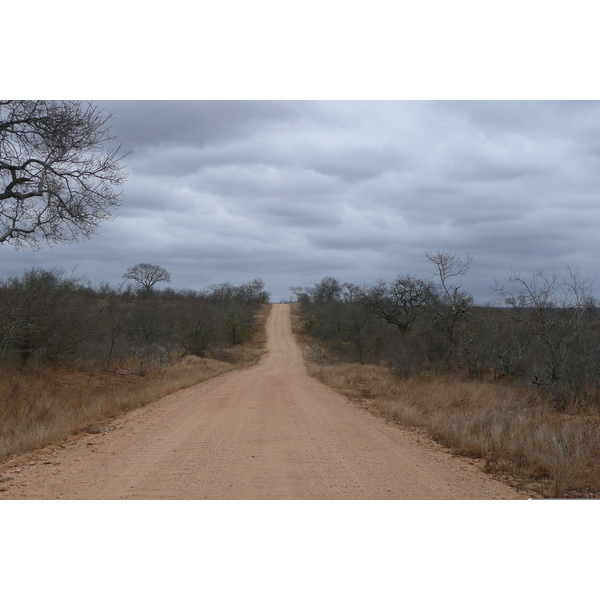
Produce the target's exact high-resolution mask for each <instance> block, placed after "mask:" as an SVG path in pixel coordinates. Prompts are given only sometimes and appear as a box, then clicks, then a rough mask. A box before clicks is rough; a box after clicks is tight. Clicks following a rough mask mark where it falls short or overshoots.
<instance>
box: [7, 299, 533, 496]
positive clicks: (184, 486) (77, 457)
mask: <svg viewBox="0 0 600 600" xmlns="http://www.w3.org/2000/svg"><path fill="white" fill-rule="evenodd" d="M267 334H268V352H267V354H266V355H265V356H264V357H263V359H262V361H261V362H260V364H259V365H257V366H255V367H252V368H250V369H245V370H240V371H235V372H232V373H229V374H227V375H224V376H221V377H218V378H216V379H213V380H211V381H208V382H206V383H203V384H200V385H198V386H194V387H192V388H188V389H186V390H183V391H180V392H177V393H175V394H172V395H170V396H167V397H165V398H163V399H162V400H160V401H158V402H155V403H153V404H150V405H148V406H145V407H143V408H141V409H138V410H135V411H132V412H131V413H128V414H127V415H125V416H123V417H122V418H119V419H117V420H115V421H113V422H112V424H110V425H108V426H107V427H106V428H105V429H104V430H103V431H102V432H101V433H99V434H87V435H84V436H80V437H79V438H77V439H72V440H71V441H69V442H66V443H64V444H63V445H62V447H57V446H56V445H55V446H53V447H49V448H45V449H43V450H39V451H36V452H33V453H29V454H27V455H25V456H22V457H18V458H16V459H13V460H11V461H9V462H8V463H6V464H5V465H3V466H2V468H0V489H1V490H2V491H1V492H0V498H3V499H26V498H28V499H53V498H63V499H299V500H300V499H372V500H375V499H445V498H449V499H450V498H457V499H458V498H460V499H486V498H490V499H492V498H496V499H513V498H514V499H516V498H522V497H524V496H522V495H519V494H518V493H517V492H516V491H514V490H513V489H512V488H510V487H508V486H507V485H505V484H503V483H501V482H499V481H496V480H494V479H491V478H490V477H489V476H487V475H485V474H484V473H482V472H481V471H480V470H479V469H478V467H477V466H476V465H474V464H472V463H471V462H469V461H467V460H464V459H462V458H459V457H456V456H453V455H451V454H450V453H448V452H445V451H443V450H441V449H439V448H438V447H437V446H436V445H435V444H434V443H433V442H430V441H428V440H427V438H425V437H424V436H421V435H420V434H417V433H414V432H409V431H404V430H402V429H401V428H399V427H396V426H393V425H390V424H388V423H386V422H385V421H383V420H382V419H379V418H377V417H375V416H373V415H371V414H369V413H367V412H366V411H364V410H362V409H360V408H358V407H357V406H355V405H353V404H352V403H351V402H350V401H348V400H346V399H345V398H343V397H342V396H340V395H338V394H336V393H335V392H333V391H331V390H330V389H329V388H327V387H325V386H324V385H322V384H321V383H319V382H317V381H316V380H314V379H312V378H311V377H309V376H308V375H307V374H306V371H305V367H304V364H303V362H302V356H301V352H300V349H299V347H298V345H297V344H296V341H295V339H294V337H293V334H292V332H291V327H290V319H289V306H288V305H284V304H276V305H274V306H273V310H272V312H271V314H270V316H269V319H268V322H267Z"/></svg>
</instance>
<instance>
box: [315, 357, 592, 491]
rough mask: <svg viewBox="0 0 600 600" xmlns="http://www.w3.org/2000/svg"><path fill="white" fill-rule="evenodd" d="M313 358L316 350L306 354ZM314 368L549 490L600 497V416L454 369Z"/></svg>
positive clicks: (376, 408) (495, 467) (491, 465)
mask: <svg viewBox="0 0 600 600" xmlns="http://www.w3.org/2000/svg"><path fill="white" fill-rule="evenodd" d="M305 356H306V358H307V359H310V353H309V352H308V351H307V352H306V353H305ZM308 368H309V372H310V373H311V374H312V375H313V376H315V377H317V378H318V379H320V380H321V381H323V383H325V384H326V385H328V386H330V387H332V388H334V389H337V390H339V391H340V392H341V393H343V394H344V395H346V396H347V397H349V398H350V399H352V400H355V401H358V402H360V403H361V404H362V405H363V406H365V407H366V408H368V409H369V410H371V411H373V412H375V413H377V414H380V415H383V416H384V417H386V418H389V419H392V420H394V421H397V422H398V423H400V424H402V425H405V426H408V427H416V428H420V429H422V430H424V431H426V432H427V433H429V435H431V437H432V438H433V439H435V440H436V441H438V442H439V443H441V444H443V445H445V446H447V447H449V448H453V449H454V450H456V451H457V452H459V453H461V454H463V455H466V456H470V457H472V458H476V459H482V460H483V466H484V468H485V469H486V470H487V471H488V472H503V473H506V474H509V475H510V476H512V477H513V478H514V479H516V480H518V481H519V482H520V485H521V486H522V487H524V488H526V489H528V490H529V491H533V492H537V493H540V494H541V495H544V496H551V497H563V496H565V495H570V496H588V497H598V496H600V473H598V468H597V465H598V457H599V456H600V435H599V433H598V431H599V430H600V428H599V427H598V426H599V425H600V418H599V417H598V415H597V414H593V413H590V412H587V413H585V414H584V413H577V412H575V411H572V412H571V413H564V414H563V413H557V412H556V411H555V410H554V409H553V407H552V406H551V405H550V404H549V402H548V401H547V400H546V399H544V398H543V397H542V396H541V395H539V394H538V393H537V391H536V390H529V389H526V388H522V387H521V388H520V387H516V386H510V385H507V384H502V383H497V382H483V381H476V380H466V379H460V378H457V377H450V376H435V375H431V376H423V377H406V378H401V377H398V376H396V375H394V374H392V373H391V372H390V371H389V370H388V369H386V368H383V367H379V366H374V365H360V364H348V363H337V364H336V363H333V364H321V362H320V361H314V360H313V361H312V362H310V360H309V362H308Z"/></svg>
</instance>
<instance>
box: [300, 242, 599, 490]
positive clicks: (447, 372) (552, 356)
mask: <svg viewBox="0 0 600 600" xmlns="http://www.w3.org/2000/svg"><path fill="white" fill-rule="evenodd" d="M426 256H427V258H428V259H429V260H430V262H431V264H432V266H433V269H432V270H433V274H432V277H431V278H425V279H422V278H418V277H415V276H409V275H399V276H398V277H397V278H396V280H395V281H394V282H392V283H386V282H383V281H380V282H378V284H377V285H374V286H368V285H355V284H350V283H344V284H342V283H341V282H339V281H338V280H336V279H335V278H332V277H327V278H325V279H323V280H322V281H321V282H319V283H317V284H316V285H315V286H314V287H312V288H304V289H301V288H292V291H293V292H294V294H295V295H296V300H297V301H298V303H297V305H296V310H295V319H296V324H295V330H296V332H297V334H298V336H299V337H300V340H301V342H302V345H303V347H304V351H305V356H306V358H307V361H308V363H309V369H310V371H311V372H312V374H313V375H315V376H317V377H318V378H320V379H321V380H322V381H323V382H324V383H326V384H327V385H329V386H331V387H333V388H336V389H338V390H340V391H341V392H342V393H344V394H345V395H347V396H348V397H350V398H352V399H354V400H356V401H358V402H360V403H361V404H363V405H364V406H365V407H367V408H369V409H370V410H372V411H374V412H377V413H379V414H382V415H384V416H385V417H387V418H390V419H393V420H395V421H398V422H400V423H402V424H404V425H406V426H409V427H416V428H420V429H423V430H425V431H427V432H428V433H429V434H430V435H431V436H432V437H433V438H434V439H435V440H437V441H439V442H440V443H442V444H444V445H446V446H448V447H450V448H453V449H455V450H456V451H457V452H459V453H461V454H464V455H467V456H470V457H474V458H479V459H482V460H483V461H484V467H485V468H486V469H487V470H488V471H490V472H496V473H503V474H505V475H507V476H509V477H511V478H512V479H513V480H514V481H516V482H518V484H519V485H521V486H522V487H524V488H526V489H529V490H531V491H533V492H535V493H538V494H540V495H542V496H550V497H565V496H566V497H598V496H599V495H600V461H599V459H600V433H599V431H600V427H599V425H600V311H599V310H598V309H597V308H596V302H595V300H594V298H593V297H592V296H591V282H590V281H589V280H587V279H586V278H582V277H581V276H580V275H579V274H578V273H577V272H576V271H575V270H574V269H566V272H565V273H564V274H560V273H558V274H557V273H553V274H545V273H537V274H534V275H533V276H531V277H529V278H525V277H524V276H522V274H520V273H514V272H512V273H509V274H508V275H507V276H506V278H505V279H504V280H503V281H501V282H496V283H495V284H494V285H493V288H494V290H495V298H496V301H495V302H494V303H492V304H490V305H488V306H476V305H475V303H474V302H473V299H472V298H471V297H470V296H469V295H468V294H467V293H466V292H465V291H464V290H463V289H462V287H461V285H460V277H461V276H462V275H464V273H465V272H466V270H467V269H468V268H469V265H470V262H471V260H472V259H471V257H469V256H467V257H466V258H460V257H459V256H457V255H455V254H453V253H451V252H438V253H435V254H434V253H427V254H426Z"/></svg>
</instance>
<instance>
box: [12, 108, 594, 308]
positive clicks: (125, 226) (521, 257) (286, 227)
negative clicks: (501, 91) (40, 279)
mask: <svg viewBox="0 0 600 600" xmlns="http://www.w3.org/2000/svg"><path fill="white" fill-rule="evenodd" d="M98 104H100V105H101V106H103V107H106V109H107V110H110V111H112V112H114V113H115V114H114V120H113V127H112V132H113V134H114V135H115V136H116V137H117V139H118V140H119V141H120V142H121V143H122V145H123V148H124V149H126V150H129V151H131V154H130V155H129V156H128V157H127V158H126V160H125V161H124V163H125V166H126V170H127V171H128V172H129V177H128V180H127V182H126V184H125V186H124V187H123V197H122V203H121V206H120V208H119V209H118V210H117V212H116V214H117V218H116V219H115V220H113V221H110V222H105V223H104V224H103V225H102V226H101V228H100V230H99V233H98V235H96V236H95V237H94V238H93V239H91V240H88V241H83V242H79V243H76V244H73V245H71V246H56V247H54V248H53V249H51V250H48V249H43V250H41V251H37V252H35V253H34V252H32V251H30V250H21V251H16V250H14V249H13V247H11V246H7V245H5V246H3V247H1V248H0V252H1V253H2V267H1V273H0V275H1V276H3V277H5V276H6V275H8V274H9V273H20V272H21V271H22V270H23V269H24V268H26V267H29V266H32V265H42V266H48V267H50V266H59V267H61V268H63V269H65V270H66V271H68V272H70V271H71V270H73V269H76V272H77V273H78V274H80V275H84V276H87V277H89V278H90V279H91V281H92V283H94V284H97V283H100V282H101V281H107V282H111V283H113V284H118V283H120V282H121V281H122V279H121V275H122V274H123V272H124V271H125V269H126V268H127V267H128V266H131V265H134V264H136V263H138V262H149V263H152V264H158V265H161V266H163V267H165V268H166V269H167V270H169V271H170V272H171V273H172V284H171V285H172V287H174V288H175V289H184V288H192V289H204V288H206V287H208V286H209V285H211V284H214V283H220V282H224V281H229V282H231V283H233V284H239V283H242V282H245V281H248V280H249V279H252V278H255V277H261V278H262V279H263V280H264V281H265V283H266V286H267V288H268V290H269V291H271V293H272V299H273V300H275V301H278V300H280V299H287V298H289V297H290V292H289V287H290V286H310V285H313V284H314V283H316V282H318V281H320V280H321V279H322V278H323V277H325V276H334V277H337V278H339V279H340V280H341V281H342V282H344V281H348V282H353V283H361V282H375V281H376V280H377V279H384V280H391V279H393V278H394V277H395V276H396V275H397V274H399V273H410V274H416V275H420V276H426V275H428V274H430V273H431V272H432V268H431V265H430V264H429V263H428V262H427V260H426V259H425V258H424V257H423V251H424V250H426V249H427V250H449V249H452V250H453V251H455V252H457V253H459V254H463V255H464V254H466V252H472V254H473V256H474V257H475V262H474V264H473V267H472V269H471V271H470V272H469V273H468V275H467V276H466V277H465V278H464V283H463V286H464V289H466V290H467V291H468V292H470V293H471V294H473V295H474V296H475V297H476V298H477V299H478V300H479V301H482V302H484V301H486V300H489V299H490V297H488V293H489V292H490V286H491V285H492V284H493V283H494V277H496V278H502V277H503V276H504V275H505V274H506V272H507V271H508V270H509V269H524V271H525V272H533V271H536V270H552V269H558V270H562V269H564V266H565V264H572V265H574V266H576V267H578V268H579V270H580V271H581V272H582V273H585V274H590V275H592V276H594V277H595V278H596V279H597V280H599V281H600V277H598V275H600V274H599V270H600V269H599V267H598V243H599V242H598V231H599V228H600V202H599V198H598V195H599V192H600V103H598V102H593V101H592V102H573V101H554V102H553V101H541V102H537V101H460V102H459V101H114V102H108V101H103V102H99V103H98Z"/></svg>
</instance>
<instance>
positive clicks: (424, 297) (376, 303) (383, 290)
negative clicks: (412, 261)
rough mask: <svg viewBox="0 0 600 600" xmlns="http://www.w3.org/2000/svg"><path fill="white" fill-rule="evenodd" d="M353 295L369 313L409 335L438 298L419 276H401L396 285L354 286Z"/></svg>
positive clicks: (384, 283)
mask: <svg viewBox="0 0 600 600" xmlns="http://www.w3.org/2000/svg"><path fill="white" fill-rule="evenodd" d="M351 288H352V293H353V295H354V296H355V297H356V299H357V300H358V301H359V302H361V303H362V304H363V305H364V306H365V307H366V308H367V309H368V310H369V311H370V312H372V313H373V314H374V315H376V316H377V317H379V318H380V319H384V320H385V321H387V322H388V323H390V324H392V325H395V326H396V327H398V330H399V331H400V333H401V334H402V335H406V334H407V333H408V332H409V331H410V330H411V328H412V325H413V323H414V322H415V321H416V320H417V319H418V318H419V317H420V316H421V315H422V314H423V312H424V309H425V307H426V306H428V305H430V304H431V303H432V302H433V301H434V299H435V297H436V292H435V286H434V285H433V284H432V283H431V282H429V281H425V280H424V279H420V278H418V277H417V276H416V275H398V277H396V279H395V280H394V282H393V283H391V284H389V285H388V284H387V283H386V282H385V281H379V282H378V283H377V285H375V286H373V287H364V286H363V287H360V286H351Z"/></svg>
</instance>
